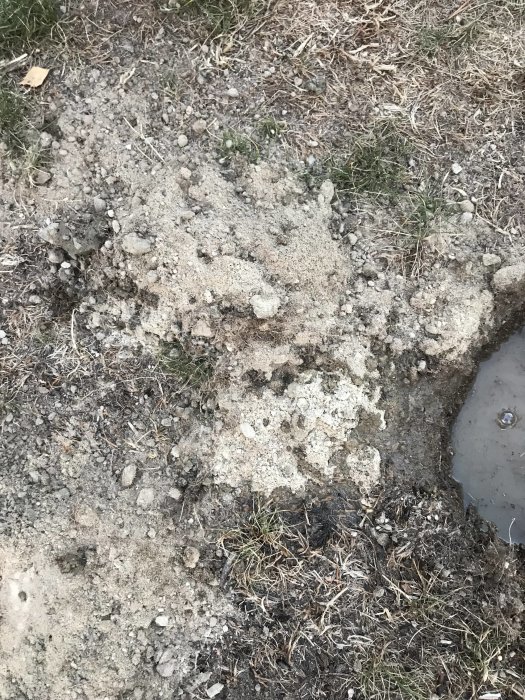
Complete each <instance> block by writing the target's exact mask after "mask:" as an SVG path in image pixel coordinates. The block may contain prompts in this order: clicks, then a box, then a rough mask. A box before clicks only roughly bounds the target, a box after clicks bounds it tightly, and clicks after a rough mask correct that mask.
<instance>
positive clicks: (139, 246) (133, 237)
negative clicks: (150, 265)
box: [122, 233, 151, 255]
mask: <svg viewBox="0 0 525 700" xmlns="http://www.w3.org/2000/svg"><path fill="white" fill-rule="evenodd" d="M122 249H123V250H124V251H125V252H126V253H129V254H130V255H145V254H146V253H149V251H150V250H151V241H149V240H148V239H147V238H140V237H139V236H137V234H136V233H128V234H127V235H126V236H124V238H123V239H122Z"/></svg>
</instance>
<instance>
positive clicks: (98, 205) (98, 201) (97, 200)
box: [93, 197, 106, 214]
mask: <svg viewBox="0 0 525 700" xmlns="http://www.w3.org/2000/svg"><path fill="white" fill-rule="evenodd" d="M93 209H94V210H95V211H96V212H97V214H101V213H102V212H103V211H105V210H106V202H105V201H104V200H103V199H102V197H94V198H93Z"/></svg>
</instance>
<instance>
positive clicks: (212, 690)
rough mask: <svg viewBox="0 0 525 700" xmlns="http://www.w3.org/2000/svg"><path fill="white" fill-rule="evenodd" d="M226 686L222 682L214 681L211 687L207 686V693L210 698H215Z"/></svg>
mask: <svg viewBox="0 0 525 700" xmlns="http://www.w3.org/2000/svg"><path fill="white" fill-rule="evenodd" d="M223 688H224V685H223V684H222V683H214V684H213V685H211V686H210V687H209V688H206V695H207V696H208V697H209V698H214V697H216V696H217V695H218V694H219V693H220V692H222V689H223Z"/></svg>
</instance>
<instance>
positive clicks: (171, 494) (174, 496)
mask: <svg viewBox="0 0 525 700" xmlns="http://www.w3.org/2000/svg"><path fill="white" fill-rule="evenodd" d="M168 498H171V500H172V501H180V499H181V498H182V491H181V490H180V489H178V488H177V487H176V486H173V487H172V488H171V489H170V490H169V491H168Z"/></svg>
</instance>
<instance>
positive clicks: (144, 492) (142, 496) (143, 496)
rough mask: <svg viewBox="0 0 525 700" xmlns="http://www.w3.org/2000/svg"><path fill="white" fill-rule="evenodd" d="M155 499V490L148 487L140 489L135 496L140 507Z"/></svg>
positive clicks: (149, 503) (148, 504) (145, 506)
mask: <svg viewBox="0 0 525 700" xmlns="http://www.w3.org/2000/svg"><path fill="white" fill-rule="evenodd" d="M154 500H155V491H154V490H153V489H150V488H145V489H140V491H139V495H138V496H137V505H138V506H139V507H140V508H147V507H148V506H150V505H151V504H152V503H153V501H154Z"/></svg>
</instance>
